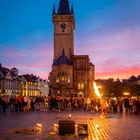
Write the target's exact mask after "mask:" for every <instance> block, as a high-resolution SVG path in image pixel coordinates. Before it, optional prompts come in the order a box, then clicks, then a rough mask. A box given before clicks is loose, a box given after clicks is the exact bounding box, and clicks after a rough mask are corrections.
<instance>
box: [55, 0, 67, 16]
mask: <svg viewBox="0 0 140 140" xmlns="http://www.w3.org/2000/svg"><path fill="white" fill-rule="evenodd" d="M57 14H58V15H68V14H70V6H69V1H68V0H60V3H59V8H58V11H57Z"/></svg>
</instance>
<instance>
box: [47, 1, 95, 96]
mask: <svg viewBox="0 0 140 140" xmlns="http://www.w3.org/2000/svg"><path fill="white" fill-rule="evenodd" d="M52 19H53V23H54V58H53V64H52V71H51V72H50V76H49V89H50V95H51V96H53V95H61V96H68V97H69V96H72V97H76V96H82V97H89V96H91V94H92V88H93V81H94V65H93V64H92V63H91V62H90V59H89V56H88V55H75V54H74V30H75V18H74V10H73V5H72V6H71V9H70V5H69V1H68V0H60V3H59V7H58V11H57V12H56V10H55V6H54V7H53V15H52Z"/></svg>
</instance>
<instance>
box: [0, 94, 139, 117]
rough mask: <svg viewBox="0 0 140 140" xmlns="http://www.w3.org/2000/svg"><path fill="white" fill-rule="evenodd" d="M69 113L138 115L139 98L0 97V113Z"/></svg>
mask: <svg viewBox="0 0 140 140" xmlns="http://www.w3.org/2000/svg"><path fill="white" fill-rule="evenodd" d="M63 110H66V111H68V110H69V111H70V110H85V111H90V112H101V113H102V114H103V115H105V114H107V113H118V112H119V113H123V112H126V113H134V114H140V98H118V99H117V98H110V99H102V100H97V99H91V98H82V97H69V98H68V97H61V96H57V97H49V96H48V97H46V96H36V97H35V96H34V97H29V96H21V95H18V96H0V112H3V113H6V112H28V111H63Z"/></svg>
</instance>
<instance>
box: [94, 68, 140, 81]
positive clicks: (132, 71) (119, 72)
mask: <svg viewBox="0 0 140 140" xmlns="http://www.w3.org/2000/svg"><path fill="white" fill-rule="evenodd" d="M132 75H135V76H137V75H140V66H131V67H118V68H117V67H114V69H111V70H110V69H108V70H105V71H103V70H102V71H99V72H98V71H96V79H107V78H120V79H125V78H129V77H130V76H132Z"/></svg>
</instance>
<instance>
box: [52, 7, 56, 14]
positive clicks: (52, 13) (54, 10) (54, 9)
mask: <svg viewBox="0 0 140 140" xmlns="http://www.w3.org/2000/svg"><path fill="white" fill-rule="evenodd" d="M52 14H53V15H55V14H56V12H55V4H54V5H53V13H52Z"/></svg>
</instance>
